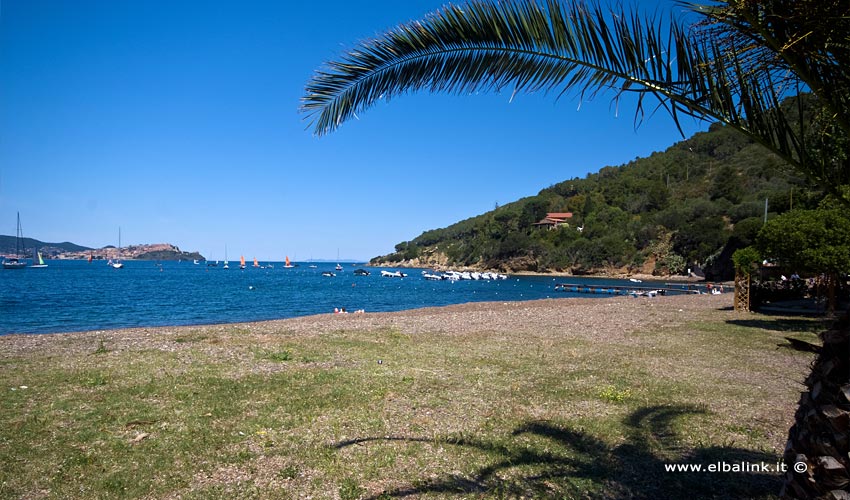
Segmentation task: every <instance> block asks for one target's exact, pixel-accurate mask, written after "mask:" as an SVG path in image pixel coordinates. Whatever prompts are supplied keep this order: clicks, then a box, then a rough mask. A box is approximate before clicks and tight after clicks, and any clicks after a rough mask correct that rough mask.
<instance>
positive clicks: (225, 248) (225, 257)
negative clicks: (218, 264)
mask: <svg viewBox="0 0 850 500" xmlns="http://www.w3.org/2000/svg"><path fill="white" fill-rule="evenodd" d="M222 267H223V268H224V269H230V266H228V265H227V245H224V266H222Z"/></svg>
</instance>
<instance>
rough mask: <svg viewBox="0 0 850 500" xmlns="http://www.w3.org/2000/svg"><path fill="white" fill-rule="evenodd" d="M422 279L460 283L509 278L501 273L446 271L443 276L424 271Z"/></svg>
mask: <svg viewBox="0 0 850 500" xmlns="http://www.w3.org/2000/svg"><path fill="white" fill-rule="evenodd" d="M422 277H423V278H425V279H426V280H432V281H443V280H446V281H460V280H473V281H479V280H485V281H491V280H506V279H508V276H507V275H506V274H499V273H491V272H483V273H480V272H477V271H475V272H472V271H446V272H444V273H442V274H440V273H430V272H428V271H422Z"/></svg>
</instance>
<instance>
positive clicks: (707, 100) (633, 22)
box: [301, 0, 850, 194]
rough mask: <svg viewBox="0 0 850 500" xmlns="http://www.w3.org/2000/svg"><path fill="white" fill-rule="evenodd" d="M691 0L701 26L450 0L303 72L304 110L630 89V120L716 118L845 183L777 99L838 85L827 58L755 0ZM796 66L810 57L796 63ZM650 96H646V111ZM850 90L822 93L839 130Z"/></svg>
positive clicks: (551, 5)
mask: <svg viewBox="0 0 850 500" xmlns="http://www.w3.org/2000/svg"><path fill="white" fill-rule="evenodd" d="M816 1H818V0H806V1H805V2H804V3H811V2H816ZM790 3H791V4H794V3H795V2H790ZM829 3H835V4H836V5H839V3H840V2H839V0H834V2H829ZM685 5H689V4H685ZM689 6H690V7H691V8H692V9H693V10H694V11H696V12H699V13H700V14H702V16H703V19H704V22H703V23H702V24H701V25H697V26H695V27H693V28H688V27H685V26H684V25H683V24H682V23H681V22H679V21H677V20H672V22H667V21H665V20H664V19H662V18H661V17H660V16H649V17H641V16H640V15H638V14H637V13H634V12H627V11H626V10H624V9H622V8H621V9H620V10H618V11H616V12H614V11H612V12H606V11H604V10H603V9H602V8H601V7H600V6H599V5H598V4H588V3H585V2H583V1H581V0H568V1H564V2H559V1H556V0H546V1H542V0H541V1H539V2H538V1H533V0H514V1H504V2H494V3H489V2H483V1H472V2H470V3H468V4H465V5H463V6H454V5H449V6H447V7H445V8H443V9H442V10H439V11H437V12H436V13H434V14H432V15H430V16H428V17H426V18H425V19H424V20H421V21H416V22H412V23H408V24H404V25H400V26H398V27H397V28H395V29H393V30H392V31H389V32H388V33H386V34H384V35H383V36H380V37H378V38H375V39H372V40H367V41H364V42H362V43H360V44H358V45H357V46H356V47H355V48H354V49H352V50H350V51H349V52H348V53H346V54H344V55H343V56H342V57H341V58H340V59H339V60H338V61H332V62H329V63H327V64H326V66H325V67H323V68H322V69H320V70H319V71H317V72H316V74H315V75H314V76H313V78H312V79H311V80H310V81H309V82H308V84H307V87H306V90H305V96H304V97H303V98H302V105H301V110H302V111H303V112H304V113H306V114H307V117H308V119H309V120H310V121H311V122H312V124H313V125H314V127H315V132H316V133H317V134H319V135H322V134H325V133H328V132H331V131H333V130H335V129H336V128H337V127H339V126H340V125H341V124H342V123H343V122H345V121H347V120H349V119H351V118H352V117H354V116H356V115H357V114H359V113H361V112H363V111H364V110H366V109H367V108H369V107H370V106H372V105H373V104H374V103H375V102H376V101H378V100H381V99H386V100H389V99H391V98H393V97H397V96H399V95H402V94H404V93H407V92H414V91H421V90H427V91H431V92H449V93H458V94H467V93H474V92H482V91H505V90H510V91H511V92H513V93H517V92H525V93H528V92H539V91H545V92H552V93H554V94H556V95H558V96H561V95H563V94H565V93H572V94H574V95H577V96H579V97H580V98H592V97H594V96H596V95H598V94H600V93H602V92H612V93H613V96H614V97H613V98H614V99H615V100H616V99H619V98H620V96H622V95H623V93H626V92H629V93H634V94H636V95H637V100H636V103H637V104H636V109H635V121H636V123H639V122H640V121H641V120H643V119H644V117H645V115H646V114H647V113H650V112H654V111H655V110H656V109H659V108H660V109H664V110H666V111H667V112H668V113H669V115H670V116H671V117H672V118H673V120H674V121H675V123H676V125H677V126H678V125H679V120H680V117H681V116H695V117H698V118H702V119H713V120H716V121H720V122H722V123H725V124H728V125H730V126H732V127H735V128H737V129H738V130H741V131H742V132H744V133H745V134H747V135H749V136H750V137H751V138H753V139H754V140H756V141H757V142H759V143H761V144H763V145H764V146H766V147H767V148H768V149H770V150H772V151H774V152H775V153H776V154H777V155H779V156H780V157H782V158H783V159H784V160H786V161H787V162H789V163H790V164H792V165H793V166H795V167H797V168H798V169H799V170H801V171H803V172H804V173H806V174H807V175H808V176H809V177H810V178H812V179H813V180H815V181H816V182H818V183H819V184H820V185H821V186H822V187H823V188H824V189H826V190H827V192H832V193H833V194H836V193H838V191H837V190H836V186H839V185H841V184H848V183H850V175H848V172H847V171H846V169H844V168H843V167H842V168H826V167H824V165H822V164H820V165H819V164H818V162H816V161H814V160H813V158H812V157H811V155H810V150H811V148H810V147H809V145H808V144H807V143H806V134H805V132H806V131H805V130H804V129H803V128H802V127H801V126H800V125H797V126H796V127H797V128H794V127H793V126H792V125H791V123H792V122H793V123H805V122H806V120H803V119H800V120H789V118H788V116H786V115H787V111H786V110H784V109H783V108H782V106H781V103H782V100H783V99H784V98H785V97H787V96H790V95H796V94H798V93H799V92H800V90H801V89H804V88H809V89H815V90H817V89H823V88H825V87H826V88H829V89H832V88H833V87H834V86H835V83H836V82H838V81H840V79H841V78H846V76H847V75H846V73H841V72H840V71H835V70H834V68H832V66H835V64H834V61H835V57H833V56H831V55H830V54H825V55H822V56H819V57H817V58H809V59H807V58H805V57H802V58H801V57H797V56H794V54H792V55H791V56H788V55H787V53H788V52H791V51H789V50H788V47H787V45H788V41H787V40H786V41H782V40H779V39H778V38H776V37H775V36H774V35H775V33H774V31H776V24H777V23H775V22H774V21H773V20H772V19H771V18H768V17H766V16H764V15H761V14H760V11H759V10H758V8H759V2H755V1H753V0H740V1H738V2H736V3H735V5H734V6H732V5H731V4H728V5H727V4H725V3H723V2H720V3H716V4H714V7H711V8H704V7H700V6H697V5H689ZM753 6H755V7H753ZM736 9H737V10H736ZM753 9H755V10H753ZM844 10H848V9H847V7H845V8H844ZM838 15H839V17H840V16H841V14H840V13H839V14H838ZM760 16H761V17H760ZM842 19H844V18H842ZM770 23H773V24H770ZM845 24H846V20H845ZM771 30H773V31H771ZM838 33H839V34H837V35H836V34H832V35H829V37H830V38H829V39H830V43H832V46H833V47H838V49H833V52H836V51H838V52H840V51H841V50H844V48H846V47H847V46H850V44H846V45H842V44H841V43H838V42H835V43H833V42H832V40H833V39H840V29H839V31H838ZM802 38H803V41H804V42H805V37H802ZM845 38H846V33H845ZM839 41H840V40H839ZM845 41H846V40H845ZM798 42H800V41H799V40H798ZM771 43H773V44H774V45H778V48H777V47H773V46H771V45H770V44H771ZM800 43H803V42H800ZM818 43H823V42H818ZM783 44H784V45H783ZM791 47H793V44H792V45H791ZM807 50H809V49H807ZM801 64H802V65H808V66H806V68H804V69H802V70H800V71H797V66H798V65H801ZM811 65H814V67H809V66H811ZM845 83H846V80H845ZM845 88H846V86H845ZM647 97H650V98H652V99H653V104H652V108H651V111H650V108H649V106H648V103H647V102H645V101H646V98H647ZM848 101H850V100H848V99H846V95H843V94H841V93H840V92H839V96H838V97H834V98H833V99H831V100H830V99H824V103H825V109H827V110H828V112H829V113H831V116H832V117H833V118H835V117H838V118H835V121H836V123H838V124H839V129H841V130H844V131H845V132H846V133H847V134H850V125H848V126H846V127H844V126H843V125H842V124H843V123H850V120H848V119H847V118H848V117H847V113H846V110H848V109H850V103H848ZM801 112H802V109H799V110H797V113H798V114H799V113H801ZM829 113H827V114H829ZM842 120H844V121H842Z"/></svg>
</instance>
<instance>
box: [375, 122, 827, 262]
mask: <svg viewBox="0 0 850 500" xmlns="http://www.w3.org/2000/svg"><path fill="white" fill-rule="evenodd" d="M541 168H542V167H541ZM546 168H550V167H546ZM822 198H823V193H822V191H821V190H819V189H817V188H816V187H814V186H813V185H812V184H810V183H809V182H808V181H807V180H806V179H804V178H801V177H800V175H799V174H797V173H795V172H794V171H792V170H791V169H790V168H788V167H787V166H786V164H785V163H784V162H783V161H782V160H781V159H779V158H778V157H776V156H775V155H773V154H772V153H770V152H768V151H767V150H766V149H764V148H763V147H761V146H760V145H758V144H755V143H753V142H752V141H751V140H749V139H747V138H746V137H744V136H743V135H742V134H740V133H738V132H736V131H735V130H733V129H731V128H729V127H724V126H721V125H719V124H715V125H712V126H711V127H710V128H709V130H708V131H707V132H700V133H697V134H695V135H694V136H692V137H691V138H689V139H687V140H684V141H681V142H678V143H676V144H674V145H673V146H671V147H670V148H668V149H667V150H666V151H664V152H660V153H653V154H652V155H651V156H649V157H648V158H638V159H635V160H634V161H631V162H629V163H628V164H626V165H621V166H618V167H612V166H608V167H604V168H602V169H601V170H600V171H599V172H598V173H595V174H590V175H588V176H587V177H585V178H583V179H582V178H574V179H570V180H566V181H564V182H561V183H559V184H556V185H553V186H550V187H548V188H546V189H543V190H542V191H540V193H538V194H537V195H536V196H531V197H528V198H523V199H520V200H518V201H515V202H513V203H509V204H507V205H504V206H501V207H497V208H496V209H494V210H492V211H490V212H487V213H485V214H482V215H479V216H477V217H473V218H470V219H467V220H464V221H461V222H458V223H456V224H453V225H451V226H449V227H446V228H443V229H434V230H430V231H426V232H424V233H422V234H421V235H420V236H418V237H416V238H414V239H413V240H411V241H406V242H402V243H399V244H398V245H396V247H395V250H396V251H395V252H394V253H391V254H389V255H386V256H382V257H376V258H374V259H372V263H373V264H376V265H398V266H404V265H408V266H417V267H434V266H468V267H479V268H490V269H499V270H502V271H507V272H514V271H559V272H571V273H573V274H605V275H623V274H637V273H641V274H655V275H675V274H684V273H686V271H687V269H688V268H691V269H696V268H703V269H704V270H705V273H706V277H707V278H708V279H730V278H731V277H732V275H733V272H734V271H733V268H732V264H731V260H730V257H731V254H732V252H734V250H736V249H738V248H741V247H744V246H747V245H749V244H750V243H751V242H752V240H753V239H754V238H755V235H756V233H757V232H758V230H759V229H760V228H761V226H762V224H763V221H764V210H765V200H766V199H767V200H768V210H769V214H768V217H771V216H775V215H777V214H780V213H783V212H785V211H788V210H789V209H790V208H791V207H792V206H793V207H794V208H814V207H816V206H817V203H818V202H819V201H820V200H821V199H822ZM548 212H572V214H573V217H572V218H571V219H569V220H568V225H566V224H565V225H561V226H559V227H558V228H557V229H547V228H545V227H541V226H534V225H533V224H534V223H536V222H538V221H540V220H541V219H543V218H544V217H545V216H546V214H547V213H548Z"/></svg>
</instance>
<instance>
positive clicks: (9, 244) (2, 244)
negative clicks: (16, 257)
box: [0, 235, 92, 257]
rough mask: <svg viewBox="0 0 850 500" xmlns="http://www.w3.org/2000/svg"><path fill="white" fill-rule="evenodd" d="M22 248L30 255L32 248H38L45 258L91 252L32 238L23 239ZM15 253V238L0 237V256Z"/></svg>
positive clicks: (66, 244) (70, 245)
mask: <svg viewBox="0 0 850 500" xmlns="http://www.w3.org/2000/svg"><path fill="white" fill-rule="evenodd" d="M22 242H23V246H24V248H23V249H21V250H22V252H23V250H27V251H28V252H29V253H32V249H33V248H38V249H39V251H41V253H42V254H44V256H45V257H47V256H54V255H58V254H60V253H64V252H87V251H89V250H92V249H91V248H89V247H84V246H81V245H77V244H74V243H69V242H67V241H65V242H62V243H46V242H43V241H39V240H34V239H32V238H24V239H23V240H22ZM13 253H15V237H14V236H5V235H0V255H6V254H13Z"/></svg>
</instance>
